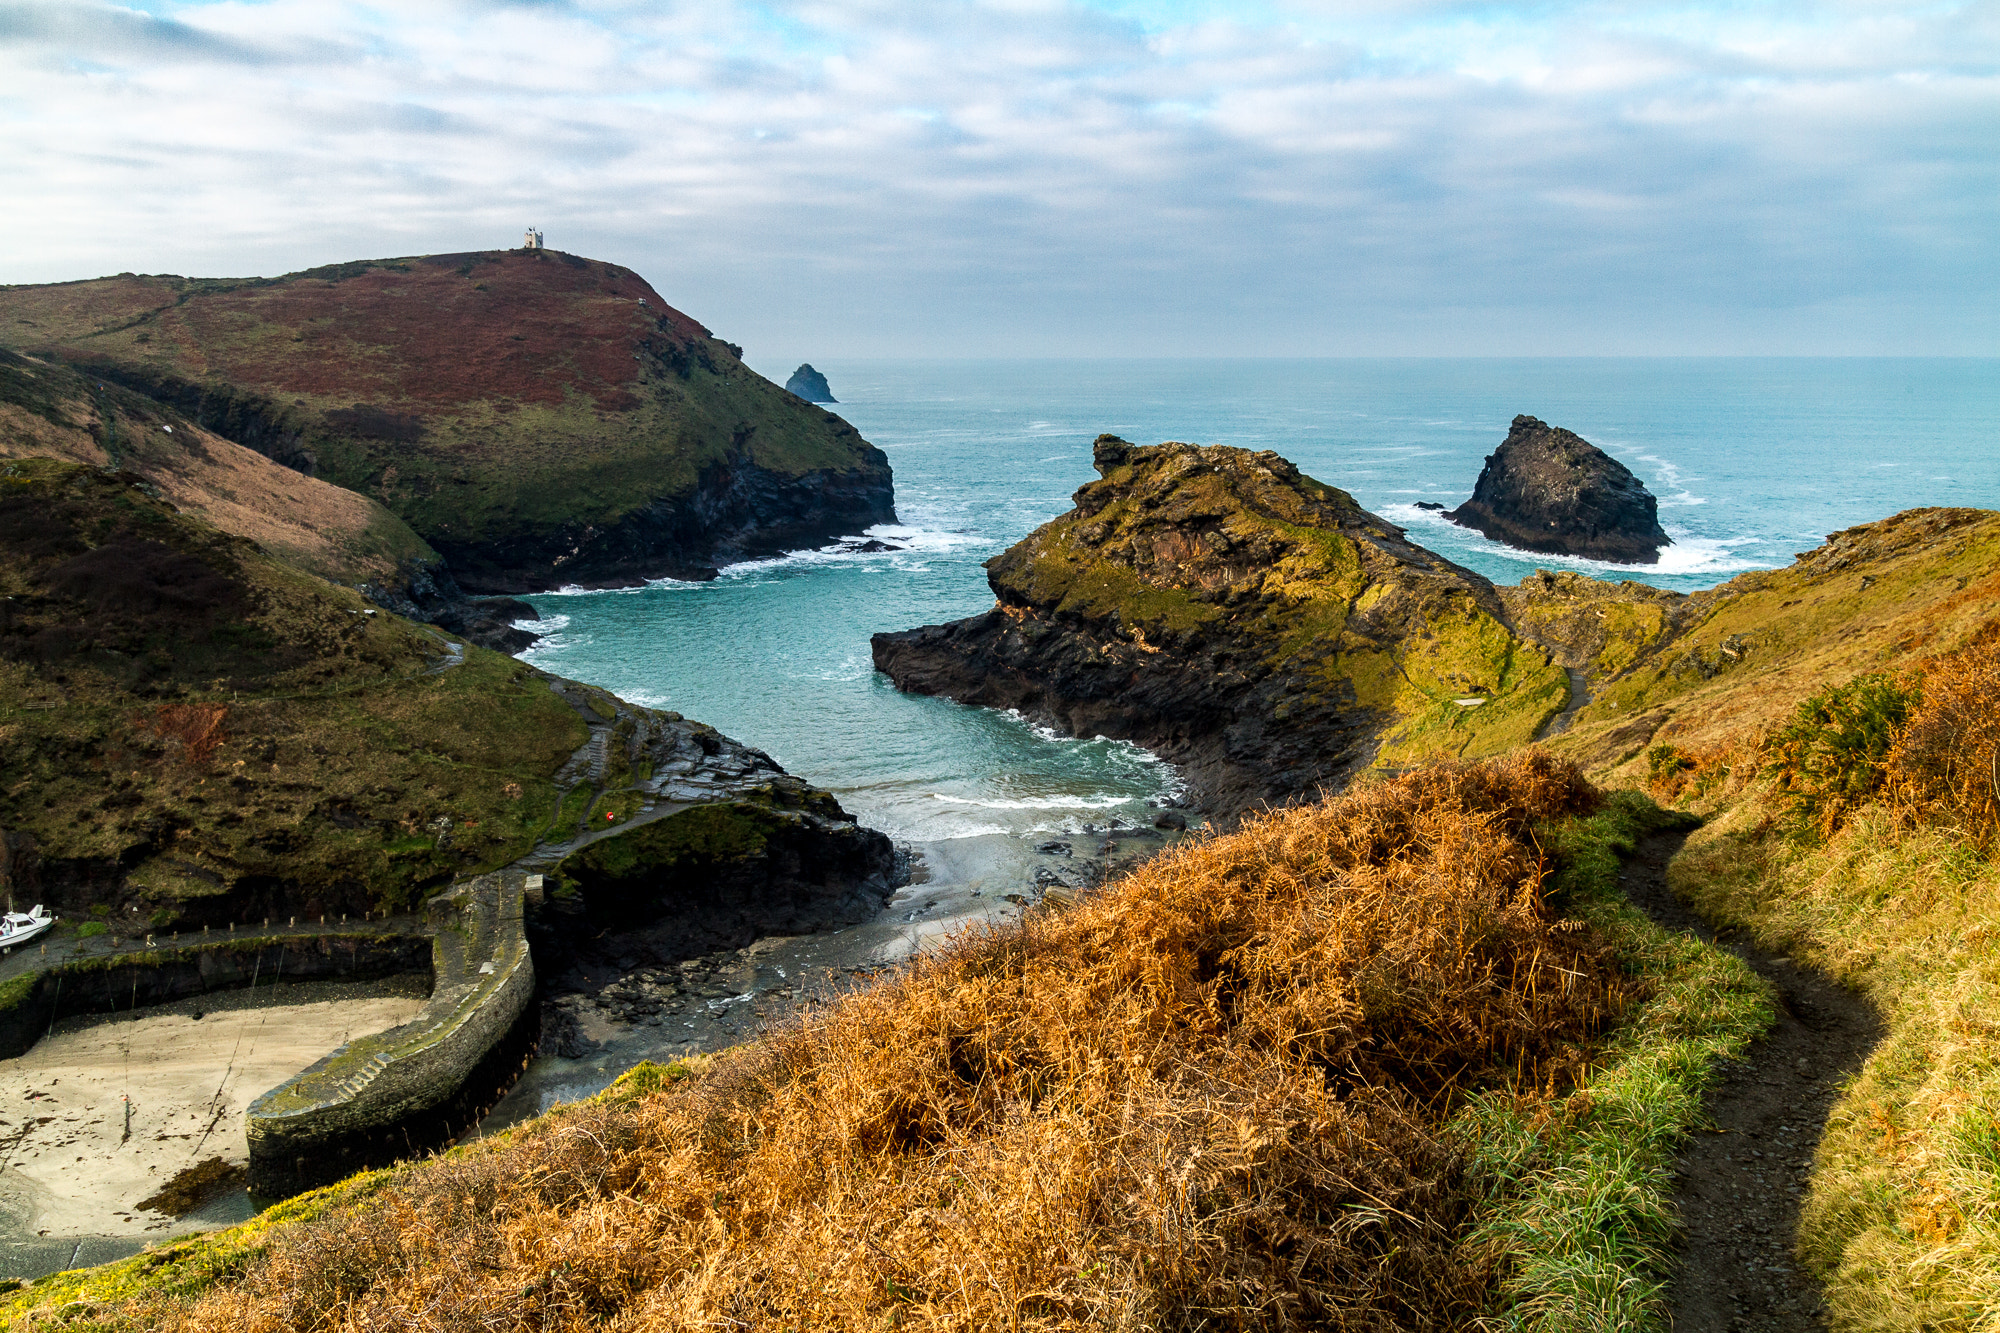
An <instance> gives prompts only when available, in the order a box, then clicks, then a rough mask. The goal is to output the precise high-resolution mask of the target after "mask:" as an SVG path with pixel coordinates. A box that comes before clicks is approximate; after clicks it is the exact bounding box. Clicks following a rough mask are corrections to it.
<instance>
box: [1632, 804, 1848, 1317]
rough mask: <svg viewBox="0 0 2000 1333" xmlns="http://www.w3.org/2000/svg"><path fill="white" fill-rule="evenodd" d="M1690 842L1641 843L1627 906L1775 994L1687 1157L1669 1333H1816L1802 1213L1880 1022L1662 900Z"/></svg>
mask: <svg viewBox="0 0 2000 1333" xmlns="http://www.w3.org/2000/svg"><path fill="white" fill-rule="evenodd" d="M1686 836H1687V835H1686V834H1685V833H1684V832H1671V833H1657V834H1654V835H1652V836H1651V837H1648V838H1646V839H1644V840H1642V841H1641V842H1640V844H1639V847H1638V850H1637V851H1636V852H1635V853H1634V855H1633V856H1632V858H1631V859H1630V860H1628V861H1627V862H1626V863H1625V867H1624V872H1623V875H1622V877H1621V878H1622V883H1623V887H1624V889H1625V891H1626V893H1627V894H1628V895H1629V896H1630V897H1631V899H1632V901H1633V902H1634V903H1635V904H1637V905H1638V906H1639V908H1640V909H1641V910H1643V911H1644V912H1645V913H1646V914H1647V915H1648V916H1650V917H1652V918H1653V920H1654V921H1656V922H1658V923H1659V924H1660V925H1662V926H1665V927H1666V928H1667V929H1669V930H1682V931H1687V932H1688V933H1690V934H1693V935H1696V936H1698V937H1699V938H1701V939H1704V940H1709V941H1712V942H1714V943H1717V944H1720V945H1721V946H1722V947H1724V948H1726V949H1729V950H1730V951H1732V952H1733V953H1735V954H1737V955H1739V956H1740V957H1742V958H1743V959H1744V960H1745V961H1747V962H1748V963H1749V964H1750V965H1751V966H1752V967H1754V968H1756V969H1757V971H1758V973H1759V974H1760V975H1762V976H1763V977H1764V978H1765V979H1766V980H1768V981H1770V982H1771V983H1772V984H1773V985H1775V986H1776V987H1777V988H1778V995H1779V1000H1778V1021H1777V1024H1776V1025H1775V1026H1774V1027H1773V1028H1772V1029H1771V1031H1770V1032H1769V1033H1768V1034H1767V1035H1766V1036H1765V1037H1764V1038H1763V1039H1762V1040H1761V1041H1759V1042H1758V1043H1757V1044H1756V1045H1754V1046H1752V1047H1751V1048H1750V1052H1749V1055H1748V1056H1747V1057H1746V1059H1745V1060H1744V1061H1743V1063H1742V1064H1740V1065H1739V1066H1737V1068H1736V1069H1735V1070H1734V1071H1733V1072H1732V1073H1731V1074H1730V1075H1729V1076H1728V1077H1727V1078H1726V1079H1725V1080H1724V1082H1723V1083H1722V1084H1721V1085H1720V1086H1719V1087H1718V1088H1717V1089H1716V1090H1715V1091H1714V1092H1713V1093H1712V1094H1710V1097H1709V1104H1708V1112H1709V1115H1710V1117H1711V1118H1712V1120H1713V1124H1714V1128H1713V1129H1711V1130H1704V1131H1697V1132H1696V1134H1695V1136H1694V1138H1693V1140H1692V1141H1691V1142H1689V1144H1688V1145H1687V1147H1686V1148H1685V1149H1684V1150H1683V1151H1682V1153H1681V1156H1680V1160H1679V1162H1678V1164H1677V1165H1678V1168H1679V1173H1680V1188H1679V1190H1678V1192H1677V1193H1676V1194H1675V1197H1674V1204H1675V1207H1676V1209H1677V1210H1678V1211H1679V1213H1680V1217H1681V1223H1682V1227H1683V1236H1684V1240H1683V1244H1684V1247H1685V1248H1684V1250H1683V1253H1682V1256H1681V1266H1680V1269H1679V1271H1678V1273H1677V1274H1676V1275H1675V1278H1674V1282H1673V1285H1672V1287H1671V1288H1670V1290H1669V1292H1668V1299H1669V1302H1670V1305H1671V1308H1672V1310H1673V1327H1674V1333H1735V1331H1737V1330H1744V1331H1745V1333H1748V1331H1750V1330H1755V1331H1756V1333H1808V1331H1811V1333H1820V1331H1821V1330H1824V1329H1825V1328H1826V1327H1827V1325H1826V1320H1825V1317H1824V1310H1823V1307H1822V1305H1821V1301H1820V1286H1819V1283H1818V1282H1816V1281H1815V1280H1814V1279H1813V1278H1812V1276H1811V1275H1810V1274H1808V1273H1806V1272H1805V1271H1804V1270H1802V1269H1801V1268H1800V1266H1799V1263H1798V1259H1797V1257H1796V1256H1795V1254H1794V1252H1793V1250H1794V1238H1795V1237H1796V1236H1797V1234H1798V1226H1799V1204H1800V1202H1801V1201H1802V1200H1803V1199H1804V1197H1805V1191H1806V1178H1807V1174H1808V1173H1809V1172H1810V1170H1811V1168H1812V1159H1813V1152H1814V1150H1815V1149H1816V1148H1817V1147H1818V1144H1819V1139H1820V1134H1821V1133H1822V1132H1823V1131H1824V1130H1825V1128H1826V1118H1827V1114H1828V1112H1830V1111H1831V1110H1832V1108H1833V1103H1834V1100H1835V1098H1836V1097H1837V1096H1838V1095H1839V1091H1840V1085H1841V1084H1842V1082H1844V1081H1845V1080H1846V1079H1847V1078H1848V1077H1849V1076H1850V1075H1852V1074H1853V1073H1854V1072H1855V1071H1857V1070H1858V1069H1860V1068H1861V1063H1862V1061H1863V1060H1865V1059H1867V1057H1868V1052H1869V1051H1871V1050H1873V1049H1874V1047H1875V1044H1876V1042H1878V1041H1880V1040H1881V1038H1882V1031H1883V1029H1882V1020H1881V1018H1880V1016H1879V1015H1878V1014H1876V1012H1875V1010H1874V1009H1873V1008H1872V1007H1871V1006H1870V1005H1869V1004H1868V1003H1867V1002H1866V1001H1865V1000H1863V999H1862V998H1861V997H1860V996H1858V995H1856V994H1855V993H1854V992H1853V991H1850V990H1847V989H1845V988H1844V987H1842V986H1839V985H1837V984H1835V983H1834V982H1833V981H1831V980H1829V979H1828V978H1826V977H1824V976H1821V975H1820V974H1818V973H1816V972H1812V971H1810V970H1808V969H1806V968H1803V967H1799V966H1797V965H1796V964H1794V963H1792V962H1791V961H1790V960H1789V959H1787V958H1784V957H1783V956H1781V955H1778V954H1771V953H1766V952H1764V951H1763V950H1761V949H1758V948H1755V947H1754V946H1752V945H1750V944H1748V943H1747V942H1745V941H1743V940H1740V939H1737V938H1735V937H1734V936H1733V934H1732V933H1731V932H1727V931H1725V932H1723V933H1721V934H1720V935H1718V934H1717V933H1716V932H1715V931H1713V930H1711V929H1710V928H1709V926H1708V924H1707V923H1706V922H1704V921H1703V920H1702V919H1701V918H1700V917H1698V916H1696V915H1695V914H1694V913H1693V912H1692V911H1690V910H1689V909H1688V908H1687V907H1685V906H1683V905H1682V904H1681V903H1680V902H1678V901H1676V900H1675V898H1674V896H1673V894H1672V893H1671V892H1669V891H1668V889H1667V873H1666V872H1667V862H1668V861H1670V860H1672V859H1673V855H1674V853H1675V852H1677V851H1679V850H1680V846H1681V843H1682V841H1683V840H1685V838H1686Z"/></svg>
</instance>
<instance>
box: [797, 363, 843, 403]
mask: <svg viewBox="0 0 2000 1333" xmlns="http://www.w3.org/2000/svg"><path fill="white" fill-rule="evenodd" d="M785 387H786V388H787V389H790V390H791V391H792V392H793V393H795V394H797V395H798V396H799V397H801V398H803V399H805V400H806V401H807V402H809V403H836V402H839V401H840V400H839V399H837V398H835V397H834V396H833V389H832V388H831V387H830V386H829V385H828V384H827V382H826V376H824V375H822V374H820V373H819V372H818V371H817V370H814V369H813V368H812V362H810V361H808V362H806V363H805V364H804V365H802V366H800V367H799V368H798V369H797V370H795V371H793V372H792V377H791V378H790V379H788V380H786V381H785Z"/></svg>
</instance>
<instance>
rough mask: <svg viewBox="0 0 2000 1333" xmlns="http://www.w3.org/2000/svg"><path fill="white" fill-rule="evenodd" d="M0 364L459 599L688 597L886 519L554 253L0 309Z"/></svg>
mask: <svg viewBox="0 0 2000 1333" xmlns="http://www.w3.org/2000/svg"><path fill="white" fill-rule="evenodd" d="M0 346H9V347H15V348H19V349H23V350H29V351H35V352H37V353H38V354H40V355H44V356H46V357H52V358H61V359H63V360H65V361H68V362H70V363H71V364H73V365H76V366H78V367H80V368H82V369H85V370H87V371H88V372H89V374H90V375H91V376H92V377H93V379H94V380H102V381H104V382H106V383H115V384H119V385H123V386H125V387H126V388H129V389H131V390H133V391H136V392H138V393H141V394H144V395H146V396H147V397H150V398H152V399H154V400H155V401H157V402H160V403H162V404H163V405H166V406H167V407H170V408H171V409H172V410H174V411H176V412H178V413H180V414H181V415H183V416H184V417H186V418H187V419H188V420H190V421H193V422H195V423H196V424H198V425H200V426H201V427H202V428H203V429H205V430H208V431H212V432H214V433H215V434H216V435H219V436H221V437H223V438H225V439H227V440H230V441H233V442H235V443H237V444H240V445H243V446H245V447H247V448H250V449H253V450H255V451H257V452H258V453H261V454H263V455H265V456H266V457H268V458H271V459H274V460H276V461H278V462H280V463H283V464H285V465H286V466H287V467H290V468H293V469H295V470H297V471H300V472H304V473H306V474H308V475H311V476H316V477H320V478H322V479H324V480H326V481H329V482H332V483H334V484H335V485H338V486H342V487H345V488H347V489H349V490H353V491H358V492H360V493H361V494H363V495H366V496H371V497H373V498H374V499H376V500H379V501H380V502H381V504H382V505H384V506H386V507H387V509H388V510H389V511H391V512H392V513H394V514H395V515H396V516H397V517H398V518H400V519H402V520H403V521H404V522H406V523H407V524H408V525H409V527H410V528H412V529H414V530H415V532H416V534H418V535H419V536H421V537H422V538H423V540H425V541H427V542H429V543H430V545H431V546H432V547H433V548H435V549H436V550H437V551H438V552H440V553H442V554H443V555H444V556H445V558H446V559H447V560H448V561H449V563H450V566H451V572H452V574H453V575H454V576H455V577H456V580H457V584H458V586H459V587H461V588H463V589H464V590H465V591H466V592H471V593H517V592H527V591H535V590H540V589H547V588H551V587H557V586H561V585H563V584H570V583H575V584H583V585H586V586H602V585H614V584H629V583H631V582H634V581H636V580H638V579H642V578H649V577H657V576H662V575H667V576H673V577H677V578H703V577H709V576H712V574H713V572H714V569H715V567H716V566H717V565H718V564H721V563H725V562H727V561H729V560H733V559H740V558H743V557H744V556H754V555H762V554H770V553H775V552H778V551H781V550H785V549H788V548H796V547H798V546H802V545H817V544H820V543H823V542H826V541H829V540H832V539H833V538H835V537H838V536H842V535H845V534H848V533H853V532H858V531H860V530H862V529H864V528H866V527H869V526H870V525H872V524H875V523H881V522H887V521H890V520H892V519H893V518H894V516H895V511H894V500H893V494H892V488H891V477H890V471H889V465H888V460H887V458H886V457H885V456H884V455H883V454H882V452H881V451H880V450H879V449H876V448H875V447H874V446H872V445H870V444H869V443H868V442H867V441H866V440H864V439H862V438H861V436H860V435H859V434H858V433H857V432H856V431H855V430H854V428H853V427H852V426H850V425H848V424H847V423H846V422H845V421H843V420H841V419H840V418H839V417H838V416H835V415H834V414H833V413H831V412H828V411H826V410H825V409H824V408H821V407H818V406H815V405H813V404H811V403H807V402H804V401H802V400H801V399H799V398H798V397H797V396H795V395H793V394H790V393H787V392H786V391H785V390H783V389H781V388H780V387H779V386H777V385H775V384H773V383H771V382H770V381H769V380H766V379H764V378H763V377H762V376H760V375H758V374H756V373H755V372H754V371H752V370H750V369H749V368H748V367H746V366H745V365H744V364H743V362H742V357H741V350H740V349H739V348H736V347H734V346H732V345H731V344H729V343H727V342H724V341H722V340H721V339H719V338H716V337H715V336H714V335H713V334H711V333H710V332H709V330H708V329H706V328H704V327H703V326H702V325H701V324H699V323H697V322H696V321H695V320H693V319H691V318H689V317H688V316H687V315H685V314H683V313H682V312H680V311H678V310H675V309H674V308H673V307H671V306H669V305H668V304H667V303H666V302H665V301H664V300H662V299H661V298H660V296H659V294H658V293H657V292H655V291H654V290H653V289H652V287H651V286H650V285H648V284H647V283H646V281H645V280H644V279H643V278H641V277H639V276H638V275H637V274H635V273H633V272H631V271H630V270H628V269H624V268H620V267H618V266H616V265H612V264H604V263H600V262H597V261H594V260H589V259H585V258H582V257H581V256H577V255H566V254H563V253H561V252H559V251H553V250H534V251H486V252H479V253H470V254H456V255H428V256H421V257H415V258H408V259H393V260H370V261H362V262H357V263H351V264H339V265H331V266H328V267H326V268H321V269H313V270H309V271H306V272H303V273H296V274H291V275H288V276H286V277H283V278H277V279H188V278H178V277H143V276H133V275H129V274H128V275H124V276H121V277H118V278H107V279H100V280H97V281H94V282H80V283H62V284H52V285H47V286H34V287H7V288H0Z"/></svg>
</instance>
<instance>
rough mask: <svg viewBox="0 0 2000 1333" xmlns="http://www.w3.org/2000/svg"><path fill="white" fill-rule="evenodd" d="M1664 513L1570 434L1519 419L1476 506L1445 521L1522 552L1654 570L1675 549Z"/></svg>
mask: <svg viewBox="0 0 2000 1333" xmlns="http://www.w3.org/2000/svg"><path fill="white" fill-rule="evenodd" d="M1659 510H1660V504H1659V501H1658V500H1656V499H1654V498H1653V495H1652V492H1650V491H1648V490H1647V489H1646V485H1645V483H1644V482H1642V481H1640V480H1639V479H1638V478H1637V477H1635V476H1633V475H1632V471H1631V469H1629V468H1627V467H1626V466H1625V465H1624V464H1623V463H1621V462H1619V461H1618V460H1617V459H1615V458H1613V457H1612V456H1611V455H1609V454H1607V453H1605V452H1604V451H1603V450H1602V449H1599V448H1598V447H1597V446H1596V445H1594V444H1592V443H1591V442H1590V441H1588V440H1586V439H1584V438H1583V437H1582V436H1580V435H1577V434H1576V433H1574V432H1572V431H1567V430H1564V429H1562V428H1561V427H1559V426H1551V425H1549V424H1548V423H1547V422H1545V421H1540V420H1537V419H1536V418H1534V417H1530V416H1518V417H1515V418H1514V424H1513V427H1512V428H1511V429H1510V430H1509V431H1508V432H1507V438H1506V439H1505V440H1503V441H1501V444H1500V447H1499V448H1498V449H1496V450H1494V451H1493V452H1492V453H1491V454H1488V455H1487V457H1486V465H1485V466H1484V467H1482V468H1481V469H1480V471H1479V481H1478V483H1477V484H1476V485H1475V486H1474V487H1473V489H1472V498H1471V499H1470V500H1467V501H1466V502H1465V503H1464V504H1462V505H1460V506H1459V507H1458V508H1456V509H1454V510H1452V511H1451V512H1450V513H1448V514H1446V515H1445V517H1446V518H1448V519H1450V520H1451V521H1452V522H1454V523H1457V524H1459V525H1461V526H1463V527H1468V528H1472V529H1474V530H1476V531H1478V532H1480V533H1482V534H1484V535H1485V536H1488V537H1491V538H1492V539H1493V540H1494V541H1496V542H1505V543H1506V544H1507V545H1509V546H1515V547H1519V548H1520V549H1521V550H1524V551H1540V552H1543V553H1545V554H1549V555H1576V556H1583V557H1586V558H1588V559H1591V560H1609V561H1613V562H1615V563H1618V564H1625V565H1652V564H1658V563H1659V560H1660V548H1662V547H1664V546H1669V545H1672V542H1671V541H1670V540H1669V538H1668V537H1667V534H1666V531H1665V530H1664V529H1663V528H1661V527H1660V514H1659Z"/></svg>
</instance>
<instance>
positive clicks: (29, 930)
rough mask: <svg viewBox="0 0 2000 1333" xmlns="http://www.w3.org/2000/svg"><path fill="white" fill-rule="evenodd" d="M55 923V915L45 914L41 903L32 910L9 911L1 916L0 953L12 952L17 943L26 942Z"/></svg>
mask: <svg viewBox="0 0 2000 1333" xmlns="http://www.w3.org/2000/svg"><path fill="white" fill-rule="evenodd" d="M55 923H56V919H55V918H54V917H53V916H45V915H43V912H42V905H41V904H40V903H36V904H35V909H34V910H33V911H32V912H8V913H7V914H6V915H4V916H0V953H12V952H13V951H14V946H15V945H17V944H26V943H27V942H28V941H29V940H31V939H33V938H35V936H37V935H39V934H41V933H42V932H43V931H45V930H47V929H48V928H49V927H50V926H53V925H54V924H55Z"/></svg>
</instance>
